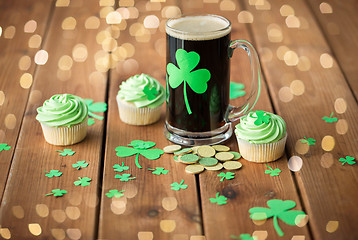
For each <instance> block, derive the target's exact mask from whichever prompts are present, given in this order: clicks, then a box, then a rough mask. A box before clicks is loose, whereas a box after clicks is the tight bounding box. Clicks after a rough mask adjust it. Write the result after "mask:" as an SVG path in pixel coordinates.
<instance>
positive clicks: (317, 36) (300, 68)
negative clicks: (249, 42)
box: [245, 1, 358, 239]
mask: <svg viewBox="0 0 358 240" xmlns="http://www.w3.org/2000/svg"><path fill="white" fill-rule="evenodd" d="M265 2H266V1H265ZM266 3H267V2H266ZM284 4H285V5H286V6H285V7H284V8H283V9H284V10H283V9H282V7H283V5H284ZM284 4H283V3H279V2H275V1H270V3H269V4H266V5H267V6H268V8H269V9H270V11H267V10H266V11H265V10H264V11H262V10H257V9H256V8H257V7H261V6H254V5H249V4H245V5H246V7H247V9H248V11H250V12H251V14H252V15H253V17H254V22H253V24H252V25H251V26H252V31H253V35H254V39H255V42H256V44H257V47H258V48H262V49H265V51H266V52H267V53H269V55H270V56H272V58H271V59H270V61H266V62H265V64H263V69H264V71H265V74H266V77H267V81H268V84H269V90H270V94H271V96H272V98H273V103H274V106H275V109H277V111H278V112H279V113H280V114H281V115H282V116H283V118H284V119H285V120H286V122H287V126H288V134H289V136H290V137H289V138H288V144H287V149H288V153H289V157H293V156H294V157H295V158H293V159H296V160H297V159H298V158H297V157H299V158H301V159H302V160H303V166H302V168H301V169H300V170H299V169H297V170H299V171H297V172H296V173H295V176H296V179H297V182H298V185H299V188H300V192H301V194H302V199H303V202H304V206H305V209H306V211H307V213H308V215H309V226H310V229H311V231H312V234H313V237H314V239H356V238H357V236H358V231H357V228H356V225H357V219H358V211H357V206H356V199H357V197H358V195H357V192H358V191H357V190H358V189H357V186H358V185H357V179H358V178H357V171H356V170H355V166H349V165H348V164H345V165H344V166H342V162H340V161H338V160H339V159H340V158H344V157H345V156H353V157H355V158H356V157H357V153H358V152H357V151H358V150H357V149H358V148H357V142H356V140H355V139H356V135H357V126H356V124H355V123H356V119H357V117H358V106H357V102H356V101H355V99H354V97H353V94H352V92H351V91H350V89H349V87H348V85H347V82H346V81H345V79H344V76H343V74H342V72H341V70H340V68H339V66H338V64H337V62H336V60H335V59H334V58H333V59H331V58H330V57H329V55H331V56H332V51H331V49H330V48H329V46H328V44H327V42H326V41H325V39H324V36H323V35H322V33H321V30H320V28H319V26H318V25H317V23H316V22H315V19H314V17H313V16H312V15H311V12H310V11H309V8H308V6H306V5H305V3H304V2H301V1H286V2H285V3H284ZM292 9H293V10H294V16H291V17H290V18H286V17H285V16H281V15H279V13H280V10H281V13H284V14H283V15H285V14H288V13H290V12H291V13H292ZM296 18H298V19H299V21H300V23H301V25H300V28H298V29H297V28H292V27H293V26H295V25H296V24H297V19H296ZM272 24H276V25H272ZM296 26H297V25H296ZM289 27H291V28H289ZM285 49H286V50H285ZM288 49H289V50H291V52H288ZM270 53H271V54H270ZM322 55H323V57H322ZM278 56H279V57H280V58H282V59H283V60H280V59H279V58H278ZM320 59H321V61H320ZM294 80H298V81H294ZM331 112H333V116H334V117H337V118H338V119H339V120H338V122H337V123H326V122H325V121H323V120H322V117H323V116H330V113H331ZM303 137H307V138H313V139H316V140H317V142H316V144H315V145H312V146H308V147H307V145H302V144H301V142H300V139H302V138H303ZM294 162H296V163H297V161H294ZM337 224H338V225H339V226H338V225H337ZM334 226H338V229H337V228H336V227H334Z"/></svg>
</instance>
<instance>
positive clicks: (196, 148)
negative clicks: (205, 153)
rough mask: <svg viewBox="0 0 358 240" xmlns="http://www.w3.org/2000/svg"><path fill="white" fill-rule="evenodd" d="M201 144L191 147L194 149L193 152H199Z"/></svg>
mask: <svg viewBox="0 0 358 240" xmlns="http://www.w3.org/2000/svg"><path fill="white" fill-rule="evenodd" d="M199 147H200V146H195V147H192V148H191V149H192V150H193V152H192V153H193V154H198V148H199Z"/></svg>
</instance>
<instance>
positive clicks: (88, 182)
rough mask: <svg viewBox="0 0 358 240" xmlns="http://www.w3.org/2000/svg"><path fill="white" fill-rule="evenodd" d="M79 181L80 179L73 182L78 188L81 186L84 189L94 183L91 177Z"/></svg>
mask: <svg viewBox="0 0 358 240" xmlns="http://www.w3.org/2000/svg"><path fill="white" fill-rule="evenodd" d="M78 179H79V180H78V181H74V182H73V183H74V184H75V185H76V186H79V185H81V186H82V187H85V186H88V185H91V183H90V181H92V179H90V178H89V177H83V178H80V177H79V178H78Z"/></svg>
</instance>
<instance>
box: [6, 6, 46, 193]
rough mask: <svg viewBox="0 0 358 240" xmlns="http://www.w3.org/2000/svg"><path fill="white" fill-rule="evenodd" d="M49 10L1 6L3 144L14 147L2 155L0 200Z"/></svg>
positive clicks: (44, 7)
mask: <svg viewBox="0 0 358 240" xmlns="http://www.w3.org/2000/svg"><path fill="white" fill-rule="evenodd" d="M50 9H51V1H36V2H35V3H34V2H33V1H20V0H16V1H2V2H1V3H0V28H1V29H0V36H1V37H0V46H1V47H0V49H1V55H0V65H1V72H0V79H1V81H0V122H1V127H0V143H6V144H7V145H8V146H11V149H10V150H8V151H2V152H1V155H0V156H1V157H0V200H1V198H2V195H3V192H4V189H5V183H6V179H7V176H8V171H9V168H10V164H11V160H12V157H13V154H14V149H15V146H16V141H17V138H18V134H19V130H20V126H21V122H22V117H23V114H24V111H25V107H26V103H27V100H28V96H29V92H30V90H29V89H30V88H31V84H32V77H33V76H34V72H35V68H36V67H35V66H36V64H35V63H34V61H33V57H34V56H35V53H36V52H37V51H38V50H39V47H40V46H37V45H38V44H41V41H40V42H39V41H36V39H39V38H42V39H44V38H45V37H46V36H45V28H46V24H47V19H48V17H49V13H50ZM29 21H31V22H29ZM26 24H27V25H26ZM25 26H26V32H24V28H25ZM30 39H33V40H32V41H31V42H30ZM29 43H31V45H30V46H31V47H29ZM21 79H22V80H21Z"/></svg>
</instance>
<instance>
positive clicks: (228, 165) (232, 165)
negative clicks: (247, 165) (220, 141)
mask: <svg viewBox="0 0 358 240" xmlns="http://www.w3.org/2000/svg"><path fill="white" fill-rule="evenodd" d="M223 166H224V168H225V169H226V170H236V169H239V168H241V167H242V163H241V162H238V161H227V162H224V163H223Z"/></svg>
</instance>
